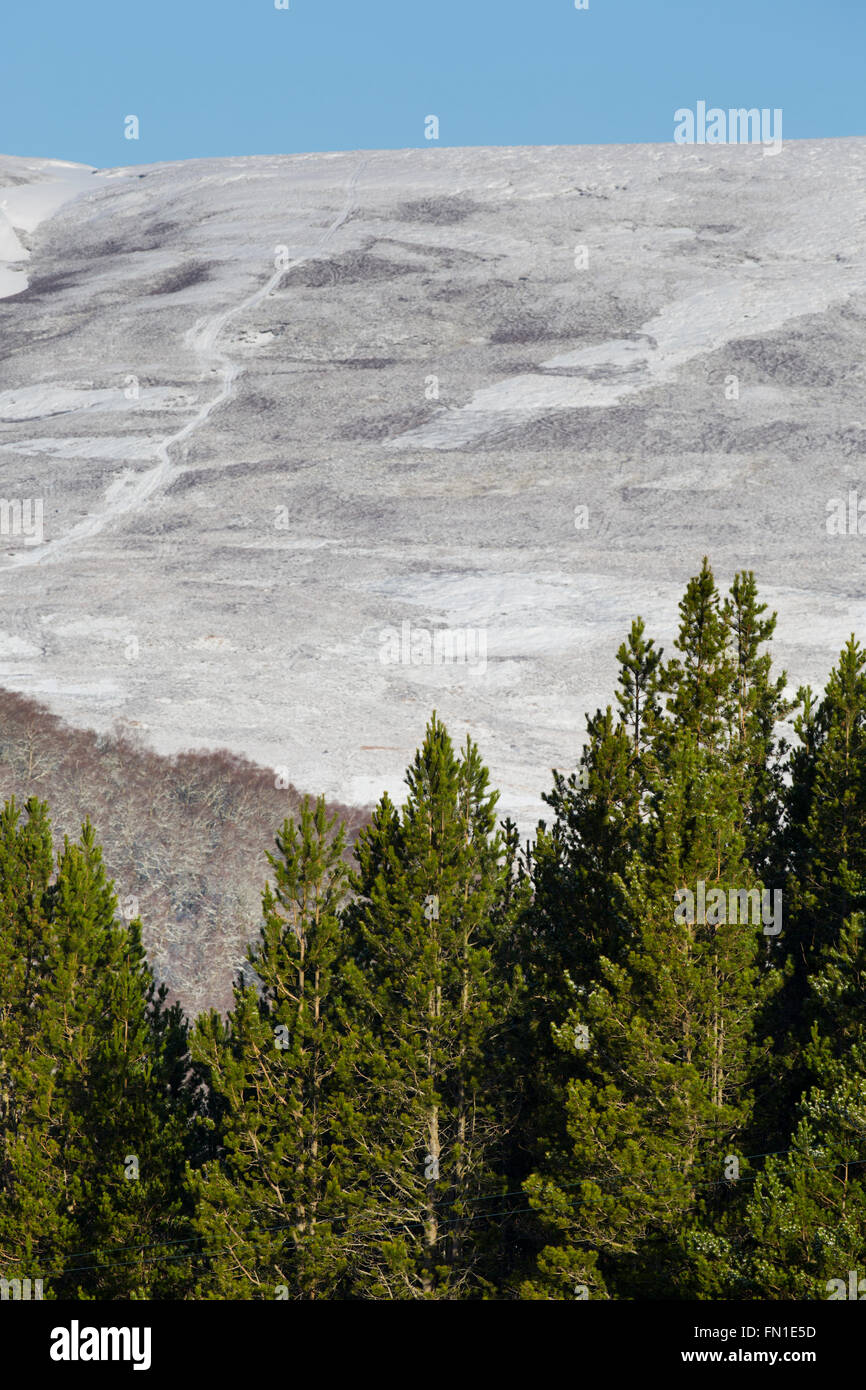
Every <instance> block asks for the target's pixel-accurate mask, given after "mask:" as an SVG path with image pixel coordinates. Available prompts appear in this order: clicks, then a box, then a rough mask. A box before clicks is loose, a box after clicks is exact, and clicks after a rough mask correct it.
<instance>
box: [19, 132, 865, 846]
mask: <svg viewBox="0 0 866 1390" xmlns="http://www.w3.org/2000/svg"><path fill="white" fill-rule="evenodd" d="M64 171H65V172H64ZM864 172H866V141H863V140H843V141H815V142H798V143H788V144H787V145H786V146H785V147H784V149H783V151H782V153H781V154H780V155H779V156H778V157H775V158H766V157H764V156H763V154H762V151H761V149H760V148H754V147H749V146H742V147H736V146H735V147H723V146H719V147H703V148H700V149H699V148H689V147H682V146H673V145H672V146H633V147H602V148H594V149H593V148H575V149H514V150H504V149H503V150H478V149H473V150H435V149H434V150H424V151H418V150H407V151H396V152H393V151H382V152H372V153H362V154H335V155H315V156H314V155H303V156H291V157H284V158H277V157H273V158H270V157H266V158H250V159H230V160H198V161H191V162H188V163H182V164H175V165H156V166H150V167H145V168H133V169H126V170H113V171H96V172H94V171H91V170H87V169H79V168H78V167H77V166H60V165H57V166H52V163H51V161H22V160H13V159H0V209H3V205H4V202H5V204H6V208H5V216H6V222H5V223H4V222H0V261H2V260H3V259H4V258H5V260H6V261H7V263H8V265H9V268H7V270H6V271H5V274H6V277H7V278H6V279H5V280H4V281H3V283H2V284H0V293H3V292H4V290H5V293H6V297H5V298H3V299H0V496H2V497H3V498H6V499H16V498H17V499H31V500H32V499H42V500H43V505H44V535H43V543H42V544H36V543H34V542H35V541H36V539H38V538H37V537H35V536H25V535H23V534H18V535H3V536H0V684H3V685H7V686H9V687H10V688H12V689H15V690H20V691H22V692H24V693H27V694H31V695H34V696H36V697H38V698H41V699H43V700H45V701H46V702H47V703H49V704H50V706H51V707H52V709H54V710H55V711H56V712H58V713H61V714H64V715H65V716H66V717H68V718H71V719H73V720H74V721H76V722H79V723H82V724H88V725H91V726H93V727H97V728H102V727H107V726H108V725H110V724H111V723H112V722H113V721H114V720H115V719H116V718H118V717H120V718H123V719H126V720H129V721H130V722H132V723H133V724H135V725H137V726H139V727H140V728H141V729H143V730H144V731H145V732H146V734H147V736H148V737H149V738H150V739H151V740H152V742H153V743H154V745H155V746H156V747H158V748H160V749H163V750H172V749H175V748H178V747H183V746H189V745H192V744H195V745H207V746H215V745H221V744H227V745H229V746H231V747H233V748H235V749H237V750H239V751H242V752H245V753H246V754H247V755H249V756H251V757H253V758H256V759H257V760H259V761H261V762H263V763H265V764H266V765H267V766H269V767H273V768H275V769H276V768H286V769H288V770H289V774H290V776H291V779H292V780H293V781H294V782H295V784H296V785H299V786H304V787H308V788H310V789H311V790H314V791H315V790H319V789H321V790H324V791H326V792H327V793H328V794H329V795H331V796H333V797H335V798H339V799H342V800H344V801H350V802H356V803H360V802H366V801H368V800H370V799H372V798H375V797H376V796H378V794H379V793H380V791H381V790H382V789H383V788H384V787H388V789H389V790H391V792H392V794H394V795H396V796H399V794H400V787H401V776H402V771H403V769H404V767H405V765H406V762H407V761H408V759H409V757H410V756H411V753H412V751H413V749H414V747H415V745H416V743H417V741H418V739H419V738H420V735H421V733H422V731H423V725H424V721H425V719H426V717H427V715H428V714H429V711H430V709H431V708H432V707H433V706H435V707H436V708H437V709H438V710H439V711H440V713H441V714H442V715H443V717H444V718H445V719H446V721H447V722H448V724H449V726H450V727H451V729H452V732H453V733H454V734H455V735H456V736H457V738H458V739H459V738H462V735H463V734H464V732H465V731H466V730H469V731H470V732H471V733H472V734H473V737H475V738H476V739H478V741H479V742H480V744H481V746H482V751H483V752H484V754H485V757H486V758H487V759H488V760H489V763H490V766H491V770H492V773H493V776H494V780H495V781H496V783H497V784H498V785H500V786H501V787H502V789H503V803H502V804H503V809H504V810H508V811H510V812H511V813H512V814H513V815H515V816H516V817H517V818H518V819H519V820H520V821H521V823H522V824H523V825H524V826H528V825H529V824H530V822H531V821H532V819H533V817H534V816H535V815H536V814H537V813H539V812H540V810H541V806H540V801H539V795H540V792H541V791H542V790H543V789H544V788H545V786H546V785H547V783H548V780H549V777H548V772H547V769H549V767H550V766H552V765H557V766H570V765H572V764H573V762H574V760H575V758H576V756H577V751H578V749H579V746H580V743H581V734H582V729H583V711H584V709H586V708H595V706H596V704H598V703H599V702H606V701H607V700H608V699H609V698H611V695H612V689H611V686H612V680H613V677H614V672H615V661H614V652H615V649H616V646H617V644H618V642H619V640H620V639H621V636H622V635H623V632H624V630H625V628H626V627H627V625H628V622H629V621H630V619H631V617H632V616H633V615H634V614H636V613H638V612H640V613H642V614H643V615H644V617H645V618H646V619H647V620H648V622H649V623H650V624H651V626H653V627H654V628H657V629H660V630H661V633H662V636H663V637H664V638H665V639H666V641H668V642H669V641H670V638H671V636H672V633H673V624H674V619H675V613H676V602H677V600H678V598H679V596H680V593H681V590H682V587H683V585H684V583H685V582H686V580H687V579H688V577H689V576H690V575H691V574H692V573H694V572H695V570H696V569H697V568H698V567H699V565H700V560H701V556H702V555H703V554H704V553H707V554H709V555H710V557H711V560H712V562H713V563H714V565H715V567H716V570H717V573H718V575H719V578H720V579H723V580H724V581H725V582H726V583H727V582H728V580H729V577H730V575H731V572H732V571H733V569H734V568H737V567H740V566H748V567H751V568H753V569H755V570H756V572H757V575H758V578H759V581H760V582H761V584H762V587H763V590H764V594H765V597H768V598H769V599H770V601H771V602H772V603H773V604H774V606H776V607H778V609H779V614H780V627H779V640H778V642H777V656H778V658H779V660H780V661H782V662H783V663H784V664H786V665H787V666H788V667H789V670H790V674H791V677H792V680H793V681H794V682H795V683H797V682H799V681H800V680H805V679H809V680H811V681H812V682H813V683H815V684H820V683H822V681H823V679H824V677H825V675H826V671H827V669H828V666H829V664H830V663H831V661H832V660H833V657H834V655H835V653H836V651H837V650H838V648H839V646H840V645H841V643H842V641H843V640H844V638H845V637H846V636H847V634H848V633H849V632H850V631H851V630H852V629H857V630H858V631H860V632H861V633H866V604H864V566H863V554H862V547H863V546H864V545H866V537H858V536H857V535H845V536H835V535H829V534H828V532H827V527H826V515H827V503H828V502H829V501H831V499H834V498H847V497H848V494H849V491H851V490H852V489H853V490H856V489H857V488H858V487H859V488H860V494H861V495H862V496H863V497H864V499H866V477H864V467H863V463H864V452H866V417H864V414H863V406H862V400H863V387H864V368H863V356H864V354H863V346H864V327H866V219H864V197H863V194H862V189H863V187H864ZM51 190H53V191H51ZM61 194H62V195H63V196H62V197H61ZM28 199H29V200H30V201H29V202H28ZM52 199H53V200H54V201H51V200H52ZM28 208H29V211H28ZM22 209H23V211H22ZM4 227H5V232H4ZM10 235H11V237H12V238H13V240H11V241H10V240H9V236H10ZM4 236H5V237H6V240H4V239H3V238H4ZM22 238H24V239H26V242H27V245H26V246H25V241H24V240H23V239H22ZM15 243H17V245H16V244H15ZM21 250H25V251H28V252H29V259H27V260H26V264H24V265H19V264H18V262H17V261H16V259H15V258H16V257H20V252H21ZM22 271H23V275H24V277H25V278H26V279H27V280H29V285H28V286H27V287H26V288H21V285H22V275H21V273H22ZM0 274H3V271H2V268H0ZM9 276H12V277H13V278H12V279H11V280H10V279H9V278H8V277H9ZM16 277H17V278H16ZM581 507H584V508H586V509H587V512H586V514H585V516H584V514H583V513H581V512H580V511H579V510H577V511H576V509H580V508H581ZM582 520H585V521H586V527H585V529H578V528H579V526H580V523H581V521H582ZM406 624H408V625H409V626H408V629H407V628H406V627H405V626H404V625H406ZM443 626H444V627H447V628H448V629H449V630H450V633H451V638H450V640H452V641H456V642H457V644H458V646H459V643H460V641H461V640H464V639H465V640H466V641H467V642H468V643H469V650H470V652H471V653H474V655H475V657H476V660H475V661H474V663H473V664H458V663H455V662H446V663H445V664H439V665H433V664H411V662H406V661H404V660H402V659H401V658H402V657H404V656H407V655H411V650H412V648H411V641H412V634H415V639H416V648H415V650H416V654H417V653H418V652H419V651H420V650H421V649H422V647H423V640H424V633H425V632H430V633H431V634H432V633H433V632H435V631H436V630H438V629H441V628H442V627H443ZM419 633H420V637H419ZM389 634H390V635H389ZM404 634H407V636H406V637H404ZM419 642H420V643H421V646H418V645H417V644H418V643H419ZM407 643H408V645H407ZM482 653H483V659H482ZM387 655H391V656H394V655H396V656H397V660H396V661H394V662H390V663H383V660H382V657H383V656H387Z"/></svg>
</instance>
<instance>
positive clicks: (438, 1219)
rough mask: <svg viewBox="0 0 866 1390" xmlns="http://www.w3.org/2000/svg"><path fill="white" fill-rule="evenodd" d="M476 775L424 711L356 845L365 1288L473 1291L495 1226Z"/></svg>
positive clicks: (491, 1003)
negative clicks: (423, 727)
mask: <svg viewBox="0 0 866 1390" xmlns="http://www.w3.org/2000/svg"><path fill="white" fill-rule="evenodd" d="M488 780H489V779H488V773H487V770H486V768H484V767H483V765H482V763H481V760H480V757H479V754H478V750H477V748H476V747H475V746H474V745H473V744H472V742H471V740H469V739H468V738H467V741H466V744H465V746H464V748H463V750H462V753H461V755H460V756H459V757H457V756H456V755H455V753H454V751H453V749H452V745H451V741H450V739H449V737H448V734H447V732H446V730H445V728H444V726H443V725H442V724H441V723H440V721H439V720H438V719H437V718H436V715H435V714H434V715H433V717H432V719H431V721H430V724H429V725H428V728H427V732H426V736H425V739H424V744H423V746H422V748H421V749H420V750H419V752H418V753H417V754H416V757H415V760H414V762H413V764H412V766H411V767H410V768H409V770H408V772H407V776H406V782H407V786H408V798H407V801H406V805H405V807H404V808H403V811H402V813H401V814H398V813H397V812H396V811H395V809H394V808H393V806H392V805H391V803H390V802H389V801H388V799H387V798H383V801H382V802H381V803H380V805H379V807H378V808H377V811H376V813H375V815H374V816H373V819H372V822H371V824H370V826H369V827H368V828H367V830H366V831H364V832H363V833H362V835H361V836H360V839H359V843H358V846H357V858H358V872H357V874H356V876H355V882H354V887H355V891H356V894H357V902H356V904H355V906H354V907H353V909H352V912H351V914H350V920H351V925H352V931H353V938H354V943H355V944H354V948H353V960H352V963H351V966H350V967H349V968H348V969H347V978H348V981H349V984H350V986H351V990H352V994H353V1010H354V1019H355V1029H356V1033H357V1039H358V1042H357V1052H356V1067H357V1072H356V1093H355V1098H356V1106H357V1110H356V1116H357V1120H356V1123H357V1127H358V1130H359V1133H360V1141H359V1142H358V1144H357V1146H356V1149H355V1151H354V1162H355V1164H356V1165H357V1171H356V1180H357V1182H358V1184H359V1186H361V1187H362V1188H363V1190H364V1192H365V1218H366V1222H367V1228H366V1230H365V1232H364V1235H363V1239H362V1241H361V1243H360V1246H356V1249H355V1252H354V1261H355V1268H354V1280H355V1284H354V1287H355V1292H356V1294H357V1295H358V1296H360V1297H363V1298H436V1297H462V1296H467V1295H469V1294H470V1293H472V1292H475V1293H476V1294H477V1293H478V1292H479V1290H481V1289H483V1288H485V1287H488V1284H487V1283H485V1280H489V1276H490V1274H491V1272H492V1268H493V1266H492V1262H491V1257H490V1246H491V1242H492V1241H493V1242H495V1241H496V1240H497V1239H498V1232H497V1230H496V1228H495V1226H494V1225H493V1223H492V1222H491V1221H485V1219H484V1216H483V1213H484V1210H485V1204H486V1206H487V1210H489V1209H490V1207H489V1203H488V1201H487V1199H489V1198H490V1197H491V1196H493V1195H494V1194H495V1192H496V1191H497V1190H501V1187H502V1182H501V1178H500V1177H499V1176H498V1174H497V1159H498V1157H499V1155H500V1153H501V1150H502V1144H503V1139H504V1132H505V1129H506V1122H505V1119H504V1117H503V1114H502V1113H501V1110H500V1106H499V1101H498V1086H497V1082H496V1079H495V1076H494V1074H493V1066H494V1065H495V1064H497V1063H501V1056H499V1057H497V1055H496V1051H497V1048H496V1045H495V1043H496V1039H497V1037H499V1036H501V1030H502V1028H503V1023H504V1020H505V1019H506V1018H507V1015H508V1009H509V1003H508V1000H509V990H510V985H509V982H508V981H507V980H505V979H503V978H502V974H501V972H500V971H499V969H497V960H498V959H499V958H500V957H499V949H500V941H499V937H500V934H501V932H502V930H503V925H502V921H503V913H502V906H503V902H504V900H505V898H506V896H507V894H508V892H509V891H510V890H509V888H508V885H507V863H506V858H505V856H504V854H503V845H502V842H501V837H500V836H499V834H498V833H496V832H495V812H494V808H495V803H496V799H497V794H496V793H493V792H491V791H490V790H489V788H488ZM494 1209H495V1204H494Z"/></svg>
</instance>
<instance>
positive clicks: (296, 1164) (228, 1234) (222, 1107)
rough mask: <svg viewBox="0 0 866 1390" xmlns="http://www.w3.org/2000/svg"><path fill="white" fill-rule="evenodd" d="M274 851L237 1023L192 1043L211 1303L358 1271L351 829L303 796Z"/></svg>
mask: <svg viewBox="0 0 866 1390" xmlns="http://www.w3.org/2000/svg"><path fill="white" fill-rule="evenodd" d="M276 848H277V853H276V854H273V853H271V854H269V855H268V859H269V862H270V864H271V867H272V869H273V873H274V881H273V886H272V885H271V884H270V883H268V884H267V886H266V887H265V890H264V893H263V895H262V916H263V924H262V928H261V933H260V940H259V942H258V943H257V944H256V945H255V946H253V947H252V948H251V949H250V951H249V953H248V960H249V972H248V974H249V975H250V976H251V978H250V979H246V978H245V977H241V979H239V981H238V983H237V984H236V986H235V1003H234V1008H233V1009H232V1011H231V1013H230V1014H229V1016H228V1019H227V1020H226V1021H225V1023H223V1020H222V1019H221V1018H220V1017H219V1015H218V1014H216V1013H215V1012H211V1014H210V1015H206V1016H204V1017H203V1018H200V1019H199V1020H198V1022H197V1024H196V1028H195V1030H194V1034H193V1039H192V1051H193V1056H194V1058H195V1060H196V1063H197V1065H198V1067H199V1068H200V1072H201V1075H202V1077H203V1080H204V1082H205V1084H206V1086H207V1089H208V1093H209V1095H210V1103H211V1114H210V1119H209V1123H210V1126H211V1128H212V1131H213V1148H214V1150H215V1157H214V1159H213V1160H212V1161H211V1162H209V1163H206V1164H205V1165H204V1167H203V1168H202V1169H201V1170H200V1171H198V1172H191V1173H190V1179H189V1180H190V1185H191V1188H192V1190H193V1193H194V1195H195V1199H196V1214H195V1222H194V1224H195V1229H196V1231H197V1232H198V1233H199V1235H200V1237H201V1238H202V1250H203V1252H204V1253H205V1254H207V1256H208V1258H207V1259H206V1260H205V1261H204V1264H205V1268H204V1271H203V1273H202V1274H201V1276H200V1281H199V1291H200V1293H202V1294H203V1295H204V1296H206V1297H211V1298H242V1299H250V1298H257V1297H258V1298H289V1299H317V1298H328V1297H334V1296H336V1295H337V1293H338V1291H339V1289H340V1287H341V1281H342V1280H343V1278H344V1273H345V1269H346V1264H347V1241H348V1236H347V1230H349V1228H350V1223H349V1217H350V1216H351V1205H352V1204H351V1200H350V1196H351V1188H352V1186H353V1184H352V1181H351V1174H350V1171H349V1169H348V1166H347V1161H346V1158H345V1152H346V1140H347V1128H346V1118H345V1111H346V1103H345V1098H344V1090H345V1086H346V1084H347V1080H348V1078H349V1065H350V1052H351V1039H350V1037H349V1036H348V1033H347V1029H346V1027H345V1021H344V1018H343V1011H342V1004H341V998H340V990H341V982H340V972H341V966H342V961H343V950H344V946H343V931H342V928H341V925H340V919H339V914H340V909H341V906H342V903H343V898H344V896H345V891H346V880H347V874H348V868H347V866H346V864H345V862H344V850H345V831H344V828H343V827H342V825H340V826H339V827H338V826H337V822H336V817H332V818H329V817H328V815H327V812H326V808H325V802H324V798H322V797H320V798H319V800H318V802H317V803H316V805H315V807H312V806H311V804H310V802H309V800H308V799H305V801H304V803H303V806H302V808H301V812H300V821H299V822H296V821H295V820H293V819H289V820H286V821H285V823H284V824H283V827H282V830H281V831H280V833H279V834H278V835H277V838H276ZM347 1194H349V1199H347ZM347 1223H348V1224H347Z"/></svg>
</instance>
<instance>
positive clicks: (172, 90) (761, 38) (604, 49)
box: [0, 0, 866, 167]
mask: <svg viewBox="0 0 866 1390" xmlns="http://www.w3.org/2000/svg"><path fill="white" fill-rule="evenodd" d="M290 6H291V8H290V9H289V10H288V11H285V10H277V9H275V6H274V0H144V3H142V4H135V3H124V0H78V3H71V0H66V3H61V2H60V0H35V2H34V0H31V3H29V4H28V3H23V2H22V0H19V3H17V4H12V5H9V6H7V7H5V11H4V16H3V32H2V47H0V152H2V153H4V154H20V155H41V156H49V157H53V158H57V159H69V160H79V161H81V162H83V163H87V164H96V165H99V166H103V167H104V166H111V165H122V164H142V163H152V162H156V161H159V160H173V159H189V158H193V157H195V156H202V155H244V154H275V153H280V154H282V153H286V154H288V153H294V152H297V151H306V150H354V149H379V148H402V147H406V146H427V144H428V142H427V141H426V140H425V137H424V118H425V117H426V116H427V115H431V114H435V115H437V116H438V117H439V121H440V139H439V142H438V143H439V144H440V145H554V144H568V145H580V144H606V143H620V142H625V143H637V142H644V141H668V140H671V139H672V136H673V125H674V121H673V113H674V111H675V110H676V109H677V108H678V107H692V108H693V107H694V106H695V104H696V102H697V101H698V100H706V101H707V103H708V105H710V106H713V105H716V106H720V107H724V108H728V107H731V106H736V107H739V106H748V107H751V106H758V107H771V108H775V107H781V108H782V110H783V112H784V135H785V138H786V139H804V138H810V137H817V136H840V135H864V134H866V114H864V108H866V100H864V95H863V93H864V91H866V78H864V68H863V64H864V54H866V0H820V2H819V0H784V3H783V2H782V0H713V3H704V4H702V3H701V2H700V0H656V3H653V0H589V9H588V10H580V11H578V10H576V9H575V6H574V0H290ZM128 115H136V116H138V118H139V121H140V138H139V140H137V141H133V140H127V139H125V138H124V118H125V117H126V116H128Z"/></svg>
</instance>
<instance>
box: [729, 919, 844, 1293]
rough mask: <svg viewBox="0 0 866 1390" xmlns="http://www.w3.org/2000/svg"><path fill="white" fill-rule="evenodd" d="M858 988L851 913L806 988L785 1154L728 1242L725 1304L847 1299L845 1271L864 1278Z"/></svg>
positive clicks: (773, 1162)
mask: <svg viewBox="0 0 866 1390" xmlns="http://www.w3.org/2000/svg"><path fill="white" fill-rule="evenodd" d="M864 988H866V920H864V917H863V915H862V914H856V915H855V916H853V917H852V918H850V919H849V920H848V921H846V922H845V923H844V925H843V927H842V929H841V932H840V936H839V940H838V943H837V944H836V945H828V946H826V947H825V948H824V951H823V955H822V962H821V969H820V970H819V971H818V972H817V974H816V975H814V976H812V977H811V978H810V980H809V985H808V993H807V997H806V1000H805V1009H806V1013H807V1017H808V1018H809V1019H810V1021H811V1036H810V1041H809V1044H808V1046H807V1047H806V1049H805V1056H804V1065H805V1070H806V1082H805V1088H804V1092H803V1095H802V1097H801V1099H800V1102H799V1105H798V1107H797V1116H796V1123H795V1128H794V1134H793V1136H792V1139H791V1143H790V1147H789V1150H788V1152H786V1153H783V1154H780V1155H778V1156H771V1157H769V1158H768V1159H767V1162H766V1166H765V1167H764V1169H763V1171H762V1172H760V1174H759V1175H758V1177H757V1179H756V1181H755V1183H754V1189H753V1193H752V1196H751V1200H750V1201H749V1204H748V1207H747V1210H746V1213H745V1217H744V1230H743V1234H742V1236H741V1237H740V1239H739V1240H733V1241H731V1242H730V1245H729V1249H728V1251H727V1264H728V1273H729V1280H728V1283H729V1288H730V1290H731V1295H732V1296H738V1297H746V1298H754V1297H758V1298H769V1299H818V1298H820V1299H824V1298H828V1297H834V1298H839V1297H850V1296H851V1293H850V1283H851V1281H850V1274H851V1272H852V1271H853V1272H854V1274H855V1281H854V1282H855V1283H858V1282H859V1280H860V1279H862V1278H863V1277H866V1015H864V1010H863V991H864ZM834 1281H836V1282H835V1283H834ZM731 1295H729V1296H731ZM854 1296H855V1297H856V1296H858V1295H857V1293H856V1290H855V1294H854Z"/></svg>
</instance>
